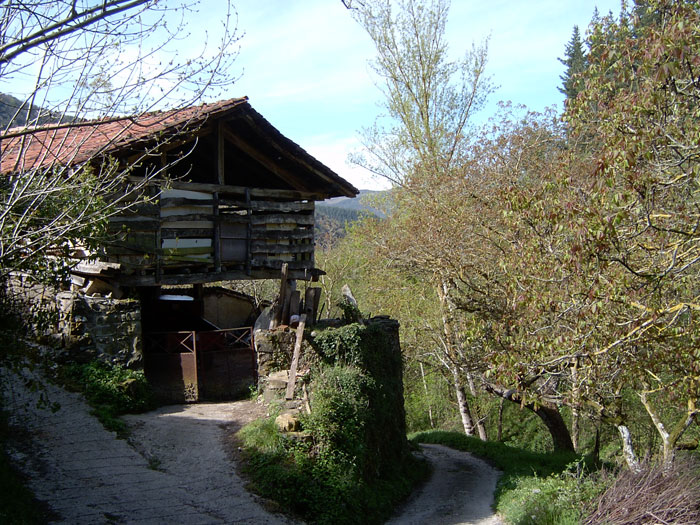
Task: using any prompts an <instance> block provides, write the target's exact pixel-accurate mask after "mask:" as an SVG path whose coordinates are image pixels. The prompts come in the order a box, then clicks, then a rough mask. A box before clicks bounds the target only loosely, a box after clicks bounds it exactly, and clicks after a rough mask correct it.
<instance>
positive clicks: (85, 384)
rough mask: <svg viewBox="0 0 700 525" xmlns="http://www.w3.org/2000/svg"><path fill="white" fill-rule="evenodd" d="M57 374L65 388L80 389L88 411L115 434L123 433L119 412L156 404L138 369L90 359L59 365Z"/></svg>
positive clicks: (122, 412) (122, 423)
mask: <svg viewBox="0 0 700 525" xmlns="http://www.w3.org/2000/svg"><path fill="white" fill-rule="evenodd" d="M57 378H58V380H59V381H60V382H61V383H62V384H63V385H64V386H65V387H66V388H69V389H71V390H74V391H77V392H81V393H82V394H83V395H84V396H85V399H86V400H87V402H88V403H89V404H90V406H92V409H93V410H92V414H93V415H94V416H95V417H97V419H99V421H100V423H102V425H103V426H104V427H105V428H106V429H107V430H111V431H113V432H116V433H117V435H118V436H119V437H125V434H126V424H125V423H124V422H123V421H122V420H121V419H120V418H119V416H120V415H122V414H134V413H139V412H146V411H148V410H152V409H154V408H156V406H157V404H156V401H155V396H154V395H153V392H152V390H151V387H150V385H149V384H148V382H147V381H146V377H145V375H144V373H143V371H141V370H131V369H128V368H124V367H121V366H117V365H110V364H108V363H103V362H101V361H93V362H91V363H87V364H70V365H66V366H64V367H61V368H60V369H59V370H58V372H57Z"/></svg>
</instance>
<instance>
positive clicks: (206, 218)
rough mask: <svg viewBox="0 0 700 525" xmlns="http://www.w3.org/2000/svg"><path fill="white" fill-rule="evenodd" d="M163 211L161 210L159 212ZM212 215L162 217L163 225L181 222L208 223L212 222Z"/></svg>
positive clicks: (191, 214) (195, 214) (190, 214)
mask: <svg viewBox="0 0 700 525" xmlns="http://www.w3.org/2000/svg"><path fill="white" fill-rule="evenodd" d="M161 211H163V210H161ZM213 220H214V215H213V214H212V213H188V214H185V215H168V216H166V217H163V223H165V222H166V221H167V222H183V221H208V222H213Z"/></svg>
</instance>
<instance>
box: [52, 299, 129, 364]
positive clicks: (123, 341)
mask: <svg viewBox="0 0 700 525" xmlns="http://www.w3.org/2000/svg"><path fill="white" fill-rule="evenodd" d="M56 299H57V301H58V305H59V315H60V320H59V330H60V332H61V335H62V337H63V347H64V350H63V353H64V356H63V357H65V358H66V359H70V360H75V361H79V362H87V361H91V360H93V359H101V360H104V361H108V362H110V363H112V364H117V365H122V366H128V367H130V368H136V367H140V366H141V363H142V359H143V356H142V339H141V306H140V304H139V302H138V301H136V300H133V299H113V298H110V297H97V296H96V297H91V296H86V295H83V294H80V293H78V292H61V293H59V294H58V295H57V296H56Z"/></svg>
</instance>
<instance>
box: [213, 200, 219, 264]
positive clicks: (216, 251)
mask: <svg viewBox="0 0 700 525" xmlns="http://www.w3.org/2000/svg"><path fill="white" fill-rule="evenodd" d="M212 197H213V200H214V204H213V207H214V210H213V211H214V214H213V215H214V238H213V239H212V245H213V246H214V271H216V272H220V271H221V219H220V218H219V193H218V192H216V191H215V192H214V193H213V195H212Z"/></svg>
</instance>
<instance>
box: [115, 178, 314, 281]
mask: <svg viewBox="0 0 700 525" xmlns="http://www.w3.org/2000/svg"><path fill="white" fill-rule="evenodd" d="M181 188H183V185H180V186H179V188H178V189H166V190H163V191H162V192H161V193H160V198H159V202H158V203H156V204H148V205H144V206H139V207H135V208H134V209H133V210H131V211H130V212H129V213H128V215H123V216H119V217H115V218H113V219H111V220H110V225H109V227H110V231H111V232H113V233H115V241H114V242H113V243H111V244H110V245H109V246H108V247H107V252H108V255H109V257H110V260H111V261H112V262H119V263H122V264H123V265H124V266H125V267H126V268H128V269H132V270H151V269H153V268H156V267H160V268H161V269H166V270H167V268H168V267H183V266H184V267H186V266H189V265H197V266H202V265H207V266H212V267H213V266H216V269H217V270H218V269H219V268H223V269H228V270H230V269H233V268H242V269H245V270H246V271H248V272H250V271H251V268H273V269H276V268H281V266H282V264H283V263H285V262H286V263H288V264H289V268H290V269H311V268H313V267H314V253H313V252H314V202H313V201H280V200H275V198H279V197H277V196H276V195H274V196H272V198H270V197H268V198H264V196H263V197H257V198H256V197H250V195H249V196H248V198H247V199H242V198H241V196H240V195H239V194H230V193H228V194H227V193H226V192H216V195H215V194H214V193H213V192H208V191H192V190H187V189H181ZM198 189H199V188H198ZM261 191H262V190H256V192H255V193H254V195H256V196H257V195H260V192H261ZM251 193H252V192H251ZM217 236H218V238H217ZM215 250H218V254H217V253H215Z"/></svg>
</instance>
